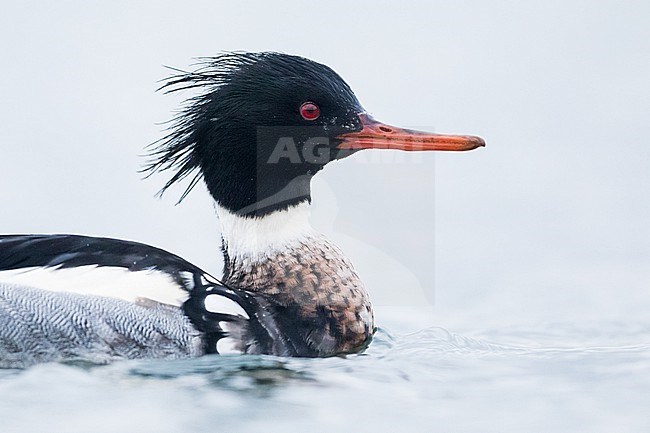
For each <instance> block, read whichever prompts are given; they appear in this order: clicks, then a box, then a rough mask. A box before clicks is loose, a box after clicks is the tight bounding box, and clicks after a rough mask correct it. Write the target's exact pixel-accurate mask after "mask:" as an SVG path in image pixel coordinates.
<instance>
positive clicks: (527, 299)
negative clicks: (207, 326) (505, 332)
mask: <svg viewBox="0 0 650 433" xmlns="http://www.w3.org/2000/svg"><path fill="white" fill-rule="evenodd" d="M649 12H650V9H649V8H648V3H647V2H642V1H638V2H633V1H629V2H616V1H597V2H592V1H582V2H576V1H573V2H535V3H533V2H527V3H523V2H519V3H516V2H505V1H464V2H461V1H458V2H411V3H405V2H392V1H391V2H388V1H374V2H344V1H331V2H299V1H296V2H261V1H260V2H234V1H230V2H213V1H205V2H169V1H166V2H126V1H123V2H122V1H111V2H103V3H95V2H81V1H79V2H12V3H8V2H3V4H2V13H1V16H0V38H1V40H2V44H1V45H0V56H1V58H2V62H3V65H2V68H0V89H1V92H2V103H0V110H1V114H0V118H1V119H2V128H0V146H1V148H0V149H1V153H0V155H1V158H0V199H1V200H2V209H1V213H0V232H6V233H18V232H20V233H61V232H69V233H84V234H91V235H102V236H112V237H118V238H126V239H133V240H139V241H142V242H146V243H150V244H152V245H156V246H160V247H163V248H166V249H168V250H170V251H173V252H175V253H177V254H180V255H181V256H183V257H185V258H187V259H189V260H190V261H193V262H195V263H197V264H198V265H201V266H203V267H205V268H208V269H209V270H211V271H214V272H217V273H218V272H219V270H220V253H219V249H218V239H219V234H218V224H217V220H216V218H215V216H214V214H213V211H212V208H211V206H212V205H211V201H210V199H209V197H208V195H207V194H206V193H205V191H204V190H203V189H201V190H197V191H195V192H194V193H193V194H192V195H191V196H190V197H189V198H188V200H186V201H185V202H184V203H183V204H182V205H180V206H176V207H174V206H173V204H174V203H175V200H176V199H177V197H178V194H179V193H180V190H175V191H171V193H170V194H169V195H168V196H167V197H166V198H165V199H164V200H157V199H154V197H153V196H154V194H155V192H156V191H157V189H158V188H159V187H160V186H162V184H163V182H164V180H165V179H166V178H165V177H163V176H156V177H154V178H152V179H149V180H147V181H142V180H141V175H139V174H138V173H137V171H138V169H139V167H140V165H141V164H142V163H143V159H142V158H141V157H139V156H138V155H139V154H142V153H143V147H144V146H145V145H147V144H148V143H150V142H152V141H154V140H156V139H157V138H159V137H160V136H161V130H162V126H161V125H160V124H159V123H160V122H162V121H165V120H167V119H169V118H170V116H171V115H172V110H174V109H175V108H176V107H177V106H178V103H179V101H180V100H181V99H182V97H183V96H189V94H186V95H175V96H163V95H161V94H157V93H155V92H154V90H155V88H156V87H157V83H156V82H157V81H158V80H160V79H162V78H164V77H165V76H166V74H167V72H166V71H165V70H164V69H163V68H162V65H163V64H166V65H171V66H175V67H181V68H186V67H188V65H189V64H191V63H192V58H193V57H197V56H208V55H212V54H216V53H218V52H219V51H222V50H255V51H258V50H277V51H284V52H288V53H292V54H299V55H303V56H306V57H309V58H312V59H314V60H317V61H320V62H323V63H326V64H328V65H330V66H331V67H333V68H334V69H335V70H336V71H338V72H339V73H340V74H341V75H342V76H343V77H344V78H345V79H346V80H347V81H348V82H349V83H350V85H351V86H352V87H353V89H354V90H355V91H356V93H357V96H358V97H359V99H360V100H361V101H362V103H363V104H364V106H365V107H366V108H367V109H368V110H369V111H370V112H372V113H373V114H374V115H375V116H376V117H377V118H379V119H381V120H384V121H386V122H389V123H393V124H396V125H402V126H410V127H420V128H428V129H435V130H437V131H444V132H460V133H470V134H477V135H481V136H483V137H484V138H485V139H486V141H487V143H488V147H487V148H486V149H481V150H478V151H475V152H472V153H466V154H437V155H435V156H434V155H432V154H428V155H423V156H419V157H413V156H412V155H409V156H408V157H406V158H404V156H403V155H398V154H393V153H385V154H382V156H376V155H371V154H365V155H357V156H355V157H353V158H350V159H348V160H345V161H342V162H339V163H336V164H333V165H332V166H331V167H328V169H327V170H326V171H325V172H324V173H322V175H319V177H318V179H317V181H316V182H315V185H314V196H315V197H314V198H315V203H314V204H315V206H314V207H315V209H314V224H315V225H316V226H317V227H318V228H319V229H321V230H322V231H324V232H325V233H327V234H328V235H330V236H331V237H333V238H334V239H335V240H336V241H337V242H338V243H339V244H340V245H341V247H342V248H343V249H344V250H345V251H346V252H347V253H348V254H349V255H350V256H351V257H352V259H353V261H354V262H355V263H356V265H357V267H358V269H359V271H360V273H361V274H362V277H363V278H364V280H365V281H366V282H367V284H368V286H369V289H370V290H371V292H372V294H373V295H374V298H375V301H376V303H377V304H378V305H384V306H387V305H388V306H400V305H406V306H409V305H411V306H412V305H421V306H426V305H427V304H428V303H431V304H434V305H435V306H434V310H433V311H434V313H435V315H434V319H435V320H436V321H437V322H439V323H441V324H442V325H449V324H450V323H452V322H453V323H462V324H464V325H465V326H468V327H471V326H474V325H475V326H479V327H481V326H486V324H487V323H493V324H494V323H500V324H509V323H520V322H526V321H553V320H563V321H571V320H578V319H580V320H588V319H597V318H603V317H605V318H618V319H620V318H632V317H645V316H647V312H648V311H649V307H650V299H649V298H650V297H649V296H648V292H649V289H650V266H649V264H650V225H649V223H648V222H649V220H650V204H649V200H648V192H649V188H650V170H649V168H650V146H649V145H648V138H647V125H648V115H649V114H650V95H649V91H648V77H650V50H649V48H650V25H649V19H648V14H649ZM157 123H158V124H157ZM434 252H435V254H434ZM434 268H435V272H434Z"/></svg>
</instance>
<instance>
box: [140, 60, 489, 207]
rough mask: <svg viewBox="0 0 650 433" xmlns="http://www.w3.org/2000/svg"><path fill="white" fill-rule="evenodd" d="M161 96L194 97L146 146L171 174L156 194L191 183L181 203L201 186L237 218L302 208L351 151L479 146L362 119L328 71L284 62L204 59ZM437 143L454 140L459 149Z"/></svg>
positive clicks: (155, 165) (156, 166)
mask: <svg viewBox="0 0 650 433" xmlns="http://www.w3.org/2000/svg"><path fill="white" fill-rule="evenodd" d="M162 88H163V89H166V90H167V91H169V92H173V91H178V90H185V89H193V88H199V89H201V90H203V93H201V94H199V95H198V96H195V97H193V98H191V99H189V100H188V101H187V105H186V107H185V108H184V110H183V111H181V112H180V114H179V115H178V116H177V117H176V118H175V119H174V123H173V125H172V127H171V131H170V133H169V134H168V135H167V136H166V137H164V138H163V139H162V140H160V141H159V142H157V143H154V145H155V146H156V147H155V149H154V150H153V152H152V154H151V155H152V156H153V158H154V160H153V162H152V163H151V164H150V165H149V166H148V167H147V168H146V170H147V171H150V172H155V171H164V170H168V169H172V170H175V171H176V173H175V174H174V175H173V176H172V178H171V179H170V180H169V181H168V182H167V184H166V185H165V186H164V188H163V190H162V191H165V190H166V189H167V188H168V187H170V186H171V185H172V184H174V183H176V182H177V181H179V180H182V179H184V178H185V177H187V176H190V175H192V174H194V177H193V178H192V180H191V182H190V184H189V187H188V188H187V190H186V191H185V193H184V194H183V196H182V197H181V200H182V198H184V197H185V196H186V195H187V193H189V191H190V190H191V189H192V188H193V187H194V186H195V185H196V183H197V182H199V181H200V179H201V178H203V179H204V180H205V183H206V185H207V187H208V190H209V191H210V193H211V194H212V196H213V197H214V199H215V200H216V201H217V202H218V203H219V204H220V205H221V206H223V207H225V208H226V209H228V210H230V211H231V212H235V213H238V214H240V215H246V216H261V215H265V214H267V213H270V212H273V211H275V210H279V209H285V208H287V207H289V206H292V205H294V204H297V203H300V202H302V201H309V200H311V197H310V181H311V178H312V177H313V176H314V175H315V174H316V173H317V172H318V171H320V170H321V169H322V168H323V167H324V166H325V165H326V164H327V163H328V162H330V161H332V160H335V159H340V158H343V157H345V156H347V155H350V154H351V153H353V152H355V151H357V150H360V149H365V148H398V149H402V150H438V149H443V150H466V149H469V148H474V147H476V145H480V143H478V144H477V142H476V141H474V142H472V143H471V146H470V145H468V144H467V143H468V138H467V137H460V138H458V137H454V136H435V137H434V135H431V134H424V133H419V132H417V131H409V130H403V129H400V128H395V127H391V126H388V125H383V124H380V123H378V122H376V121H374V120H373V119H372V118H371V117H369V116H368V115H367V114H365V113H364V112H363V111H364V110H363V108H362V107H361V105H360V104H359V101H358V100H357V98H356V97H355V95H354V93H353V92H352V90H351V89H350V87H349V86H348V85H347V84H346V83H345V81H343V79H342V78H341V77H340V76H339V75H338V74H337V73H336V72H334V71H333V70H332V69H330V68H329V67H327V66H325V65H322V64H320V63H316V62H313V61H311V60H308V59H305V58H302V57H298V56H291V55H287V54H280V53H228V54H224V55H220V56H217V57H211V58H206V59H203V60H202V62H201V63H200V65H199V68H198V69H196V70H195V71H194V72H182V73H181V74H179V75H175V76H172V77H171V78H169V79H168V80H167V81H166V83H165V84H164V85H163V87H162ZM414 137H415V138H416V139H417V142H415V141H414ZM431 137H434V138H431ZM440 137H443V138H445V137H447V138H449V137H451V139H455V140H463V143H464V144H463V145H464V146H465V147H464V148H462V149H461V148H460V147H462V146H460V145H459V143H454V142H450V141H449V139H447V141H445V140H443V139H441V138H440ZM470 138H472V139H474V140H475V139H476V138H474V137H470ZM422 140H424V141H422ZM427 140H429V141H430V142H431V143H433V142H434V141H435V143H436V146H433V144H428V141H427ZM478 140H480V139H478ZM452 141H453V140H452ZM481 142H482V140H481ZM423 143H424V146H422V144H423ZM441 143H442V144H441ZM414 144H417V145H416V146H414ZM427 146H429V147H430V148H427ZM445 146H446V147H445ZM459 146H460V147H459Z"/></svg>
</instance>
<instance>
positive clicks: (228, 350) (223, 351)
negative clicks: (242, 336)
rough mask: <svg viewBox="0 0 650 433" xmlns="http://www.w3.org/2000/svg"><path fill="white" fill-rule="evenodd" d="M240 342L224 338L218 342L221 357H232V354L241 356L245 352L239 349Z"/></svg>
mask: <svg viewBox="0 0 650 433" xmlns="http://www.w3.org/2000/svg"><path fill="white" fill-rule="evenodd" d="M239 343H240V342H239V341H237V340H235V339H234V338H230V337H224V338H221V339H219V341H217V352H218V353H219V355H231V354H237V355H241V354H242V353H243V352H242V351H241V350H240V349H238V347H239Z"/></svg>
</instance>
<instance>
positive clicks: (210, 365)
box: [0, 317, 650, 433]
mask: <svg viewBox="0 0 650 433" xmlns="http://www.w3.org/2000/svg"><path fill="white" fill-rule="evenodd" d="M398 319H399V321H395V323H394V324H393V328H394V329H399V332H398V331H395V330H393V331H391V326H390V325H391V321H390V320H387V321H386V322H388V323H387V326H385V327H384V328H380V330H379V331H378V333H377V335H376V337H375V339H374V341H373V343H372V344H371V346H370V347H369V348H368V350H367V351H366V352H365V353H363V354H360V355H354V356H348V357H345V358H329V359H283V358H276V357H269V356H243V357H241V356H222V357H220V356H206V357H203V358H199V359H193V360H182V361H157V360H154V361H123V362H116V363H114V364H111V365H105V366H98V365H91V364H84V363H73V364H45V365H39V366H36V367H32V368H30V369H27V370H4V371H0V420H2V429H1V430H2V432H3V433H5V432H6V433H12V432H39V433H41V432H66V433H73V432H111V433H112V432H140V433H142V432H216V431H230V432H234V431H236V432H260V431H264V432H287V431H302V430H304V431H310V432H330V431H333V430H337V429H345V430H346V431H359V432H524V431H526V432H537V431H539V432H565V431H566V432H568V431H571V432H575V431H589V432H608V433H611V432H637V431H638V432H647V431H650V417H648V416H647V408H648V407H650V374H649V373H650V345H649V344H648V338H647V335H648V331H649V330H650V324H648V323H623V322H600V323H598V322H596V323H592V324H581V325H579V326H577V325H571V324H566V323H564V324H562V323H555V324H546V325H544V326H529V327H525V328H524V327H510V328H500V329H495V330H481V331H476V330H473V331H472V330H465V331H463V332H457V331H453V332H452V331H450V330H447V329H444V328H441V327H435V326H434V327H425V328H422V329H420V330H418V331H416V332H403V331H402V328H404V323H407V322H408V317H399V318H398Z"/></svg>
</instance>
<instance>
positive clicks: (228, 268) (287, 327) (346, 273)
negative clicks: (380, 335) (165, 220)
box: [224, 235, 374, 356]
mask: <svg viewBox="0 0 650 433" xmlns="http://www.w3.org/2000/svg"><path fill="white" fill-rule="evenodd" d="M225 251H226V248H225V247H224V258H225V270H224V282H225V283H226V284H227V285H231V286H234V287H238V288H241V289H245V290H248V291H251V292H256V293H258V294H261V295H264V297H265V298H266V299H268V300H270V302H272V303H273V304H274V305H275V306H276V307H277V309H278V310H277V311H279V312H280V313H278V316H282V317H279V318H278V322H279V323H280V325H281V327H283V328H284V329H281V330H282V331H283V332H284V333H286V334H287V335H292V336H293V338H299V339H303V340H304V342H305V343H306V344H307V345H308V347H309V349H310V350H312V351H313V354H314V356H331V355H336V354H340V353H352V352H357V351H359V350H360V349H362V348H363V347H365V345H366V344H367V343H368V341H369V340H370V337H371V336H372V333H373V330H374V318H373V311H372V306H371V304H370V300H369V298H368V294H367V292H366V290H365V288H364V286H363V283H362V282H361V280H360V279H359V276H358V275H357V273H356V272H355V271H354V268H353V267H352V264H351V263H350V261H349V260H348V259H347V258H346V257H345V256H344V255H343V254H342V252H341V251H340V250H339V248H338V247H336V246H335V245H334V244H332V243H331V242H329V241H328V240H327V239H326V238H324V237H322V236H316V235H313V236H308V237H306V238H303V239H302V240H300V241H296V242H294V243H293V244H292V245H288V246H287V247H286V248H284V249H281V250H278V251H270V252H268V253H267V254H264V255H260V256H259V257H258V258H241V259H238V258H232V257H230V256H229V255H228V254H227V252H225Z"/></svg>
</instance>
